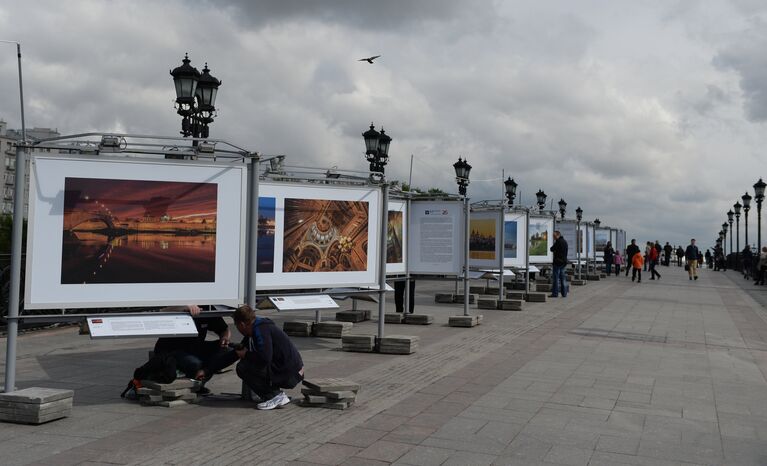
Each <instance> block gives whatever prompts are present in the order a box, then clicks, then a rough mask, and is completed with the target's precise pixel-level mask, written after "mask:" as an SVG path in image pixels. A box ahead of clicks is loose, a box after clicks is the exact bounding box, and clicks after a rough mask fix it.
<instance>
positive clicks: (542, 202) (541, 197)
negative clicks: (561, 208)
mask: <svg viewBox="0 0 767 466" xmlns="http://www.w3.org/2000/svg"><path fill="white" fill-rule="evenodd" d="M535 197H536V198H537V199H538V210H539V211H541V212H543V208H544V207H546V193H544V192H543V190H541V189H540V188H539V189H538V192H537V193H535Z"/></svg>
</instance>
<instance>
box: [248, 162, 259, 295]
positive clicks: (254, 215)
mask: <svg viewBox="0 0 767 466" xmlns="http://www.w3.org/2000/svg"><path fill="white" fill-rule="evenodd" d="M252 155H253V156H252V157H251V159H250V170H249V171H248V178H249V183H248V185H249V188H250V199H249V202H248V221H249V224H248V235H247V238H246V240H245V241H246V242H247V245H248V246H247V251H248V271H247V282H246V283H247V284H248V289H247V291H246V294H247V300H248V305H249V306H250V307H251V308H253V309H255V308H256V271H257V270H258V175H259V173H258V163H259V160H260V157H259V156H258V153H255V152H254V153H253V154H252Z"/></svg>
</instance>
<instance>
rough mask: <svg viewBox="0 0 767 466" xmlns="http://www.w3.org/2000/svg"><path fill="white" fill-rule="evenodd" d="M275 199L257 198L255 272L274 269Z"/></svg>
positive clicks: (267, 271) (266, 271)
mask: <svg viewBox="0 0 767 466" xmlns="http://www.w3.org/2000/svg"><path fill="white" fill-rule="evenodd" d="M276 205H277V200H276V199H275V198H273V197H259V198H258V251H257V254H256V272H258V273H269V272H273V271H274V234H275V226H276V224H277V223H276V217H275V214H276Z"/></svg>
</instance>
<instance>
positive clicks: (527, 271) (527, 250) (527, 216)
mask: <svg viewBox="0 0 767 466" xmlns="http://www.w3.org/2000/svg"><path fill="white" fill-rule="evenodd" d="M525 242H526V245H525V296H527V293H529V292H530V209H525Z"/></svg>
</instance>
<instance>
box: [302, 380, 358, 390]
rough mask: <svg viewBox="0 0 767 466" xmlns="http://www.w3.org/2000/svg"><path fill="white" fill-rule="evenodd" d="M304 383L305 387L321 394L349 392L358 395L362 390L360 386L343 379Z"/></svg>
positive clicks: (307, 381)
mask: <svg viewBox="0 0 767 466" xmlns="http://www.w3.org/2000/svg"><path fill="white" fill-rule="evenodd" d="M302 383H303V384H304V386H305V387H307V388H310V389H312V390H317V391H319V392H332V391H346V390H349V391H353V392H355V393H356V392H359V390H360V388H361V386H360V384H358V383H356V382H352V381H351V380H347V379H341V378H320V379H304V381H303V382H302Z"/></svg>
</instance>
